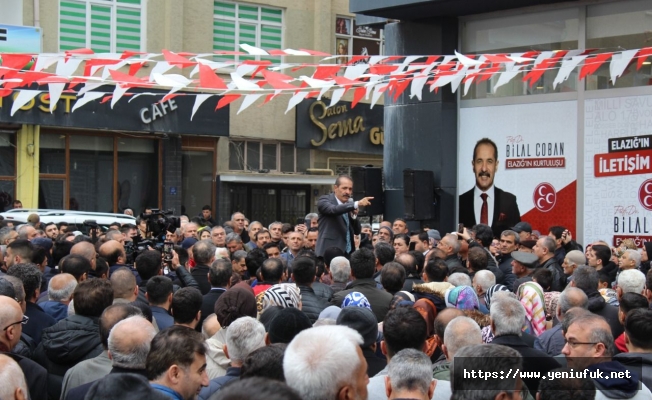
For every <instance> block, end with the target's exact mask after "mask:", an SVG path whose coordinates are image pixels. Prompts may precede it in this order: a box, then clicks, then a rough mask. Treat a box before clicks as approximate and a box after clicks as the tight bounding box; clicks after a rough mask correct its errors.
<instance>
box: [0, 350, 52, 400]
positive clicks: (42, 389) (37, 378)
mask: <svg viewBox="0 0 652 400" xmlns="http://www.w3.org/2000/svg"><path fill="white" fill-rule="evenodd" d="M0 354H4V355H5V356H9V357H11V358H13V359H14V361H16V362H17V363H18V366H19V367H20V369H22V370H23V374H24V375H25V383H27V389H28V390H29V397H30V399H31V400H47V398H48V371H46V370H45V368H43V367H42V366H40V365H38V364H37V363H35V362H34V361H32V360H30V359H29V358H25V357H22V356H19V355H18V354H13V353H5V352H0Z"/></svg>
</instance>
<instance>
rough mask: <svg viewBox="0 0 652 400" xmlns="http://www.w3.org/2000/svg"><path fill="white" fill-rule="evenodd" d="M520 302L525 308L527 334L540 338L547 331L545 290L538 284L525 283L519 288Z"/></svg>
mask: <svg viewBox="0 0 652 400" xmlns="http://www.w3.org/2000/svg"><path fill="white" fill-rule="evenodd" d="M517 295H518V300H519V301H520V302H521V304H523V307H525V318H526V319H527V323H528V330H527V332H528V333H530V334H532V335H535V336H539V335H540V334H542V333H543V332H544V331H545V330H546V309H545V305H546V300H545V297H544V296H543V288H542V287H541V285H539V284H538V283H536V282H525V283H524V284H522V285H521V286H519V287H518V293H517Z"/></svg>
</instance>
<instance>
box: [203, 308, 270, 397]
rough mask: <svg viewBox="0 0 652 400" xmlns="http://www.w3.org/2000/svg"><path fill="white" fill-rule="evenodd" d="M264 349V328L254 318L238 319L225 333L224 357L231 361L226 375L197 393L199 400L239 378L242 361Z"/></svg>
mask: <svg viewBox="0 0 652 400" xmlns="http://www.w3.org/2000/svg"><path fill="white" fill-rule="evenodd" d="M261 347H265V327H264V326H263V324H262V323H260V322H258V321H257V320H256V319H255V318H251V317H240V318H238V319H236V320H235V321H234V322H233V323H231V325H229V329H228V330H227V331H226V344H224V355H225V356H226V357H227V358H229V359H230V360H231V366H230V367H229V368H228V369H227V370H226V375H224V376H220V377H219V378H215V379H212V380H211V381H210V382H209V384H208V386H206V387H205V388H202V390H201V392H199V397H198V398H199V400H204V399H208V398H209V397H211V396H212V395H213V394H214V393H216V392H218V391H220V390H221V389H222V387H223V386H224V385H226V384H227V383H229V382H231V381H233V380H236V379H238V378H239V377H240V371H241V368H242V364H243V363H244V360H245V359H246V358H247V356H249V354H251V353H252V352H253V351H254V350H257V349H259V348H261Z"/></svg>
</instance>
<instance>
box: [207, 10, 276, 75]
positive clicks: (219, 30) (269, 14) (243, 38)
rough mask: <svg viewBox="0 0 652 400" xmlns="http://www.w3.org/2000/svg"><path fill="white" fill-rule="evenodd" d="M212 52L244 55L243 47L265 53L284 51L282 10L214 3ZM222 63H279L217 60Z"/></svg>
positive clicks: (234, 57)
mask: <svg viewBox="0 0 652 400" xmlns="http://www.w3.org/2000/svg"><path fill="white" fill-rule="evenodd" d="M213 18H214V19H213V50H214V51H241V49H240V44H248V45H250V46H254V47H259V48H262V49H265V50H268V51H269V50H280V49H282V48H283V10H281V9H278V8H270V7H258V6H254V5H249V4H238V3H227V2H224V1H215V2H214V3H213ZM216 58H219V59H221V60H235V61H236V62H237V61H243V60H265V59H269V60H278V58H270V57H261V56H231V55H228V56H227V55H225V56H220V57H216Z"/></svg>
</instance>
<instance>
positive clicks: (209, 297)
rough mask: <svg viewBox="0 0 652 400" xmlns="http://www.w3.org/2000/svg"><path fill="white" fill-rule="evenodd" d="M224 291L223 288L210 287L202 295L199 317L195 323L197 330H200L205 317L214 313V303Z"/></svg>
mask: <svg viewBox="0 0 652 400" xmlns="http://www.w3.org/2000/svg"><path fill="white" fill-rule="evenodd" d="M224 292H226V289H225V288H211V290H210V291H209V292H208V293H206V294H205V295H204V298H203V299H202V303H201V318H200V319H199V323H198V324H197V331H199V332H201V326H202V324H203V323H204V320H205V319H206V317H208V316H209V315H211V314H213V313H215V303H217V299H219V298H220V296H221V295H222V294H223V293H224Z"/></svg>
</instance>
